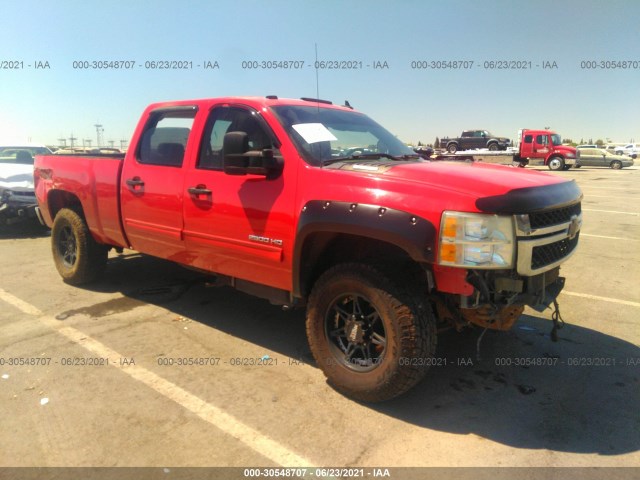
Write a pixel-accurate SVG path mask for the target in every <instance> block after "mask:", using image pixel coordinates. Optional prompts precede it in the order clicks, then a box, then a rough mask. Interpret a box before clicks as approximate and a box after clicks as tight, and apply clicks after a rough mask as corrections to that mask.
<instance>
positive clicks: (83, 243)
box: [51, 208, 109, 285]
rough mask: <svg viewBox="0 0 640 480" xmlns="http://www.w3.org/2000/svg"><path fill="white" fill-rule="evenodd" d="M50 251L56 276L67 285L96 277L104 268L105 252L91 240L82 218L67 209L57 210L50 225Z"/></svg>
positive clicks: (85, 281)
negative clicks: (58, 275)
mask: <svg viewBox="0 0 640 480" xmlns="http://www.w3.org/2000/svg"><path fill="white" fill-rule="evenodd" d="M51 250H52V253H53V261H54V263H55V265H56V269H57V270H58V273H59V274H60V276H61V277H62V278H63V280H64V281H65V282H67V283H69V284H71V285H82V284H84V283H88V282H91V281H93V280H95V279H96V278H98V277H99V276H100V275H101V274H102V272H103V271H104V269H105V266H106V263H107V254H108V251H109V250H108V248H107V247H106V246H104V245H101V244H99V243H98V242H96V241H95V240H94V239H93V237H92V236H91V232H89V227H87V224H86V222H85V221H84V219H83V218H82V217H81V216H80V215H79V214H78V213H77V212H75V211H74V210H71V209H68V208H63V209H62V210H60V211H59V212H58V214H57V215H56V218H55V220H54V222H53V228H52V229H51Z"/></svg>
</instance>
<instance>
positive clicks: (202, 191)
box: [187, 185, 211, 197]
mask: <svg viewBox="0 0 640 480" xmlns="http://www.w3.org/2000/svg"><path fill="white" fill-rule="evenodd" d="M187 192H189V193H190V194H191V195H194V196H196V197H197V196H199V195H211V190H209V189H208V188H207V186H206V185H196V186H195V187H189V188H187Z"/></svg>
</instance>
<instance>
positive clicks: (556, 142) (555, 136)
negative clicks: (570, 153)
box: [551, 133, 562, 145]
mask: <svg viewBox="0 0 640 480" xmlns="http://www.w3.org/2000/svg"><path fill="white" fill-rule="evenodd" d="M551 143H553V144H554V145H562V137H561V136H560V135H558V134H557V133H554V134H553V135H551Z"/></svg>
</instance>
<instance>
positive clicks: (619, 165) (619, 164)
mask: <svg viewBox="0 0 640 480" xmlns="http://www.w3.org/2000/svg"><path fill="white" fill-rule="evenodd" d="M609 166H610V167H611V168H613V169H614V170H620V169H621V168H622V162H621V161H620V160H614V161H613V162H611V164H610V165H609Z"/></svg>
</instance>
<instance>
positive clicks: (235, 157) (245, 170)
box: [222, 132, 284, 180]
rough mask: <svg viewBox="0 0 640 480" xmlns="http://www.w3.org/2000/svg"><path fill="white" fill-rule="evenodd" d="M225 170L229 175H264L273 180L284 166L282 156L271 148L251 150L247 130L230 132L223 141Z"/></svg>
mask: <svg viewBox="0 0 640 480" xmlns="http://www.w3.org/2000/svg"><path fill="white" fill-rule="evenodd" d="M222 155H223V158H224V163H223V170H224V173H226V174H227V175H247V174H250V175H262V176H265V177H267V179H268V180H272V179H274V178H276V177H278V176H279V175H280V173H281V172H282V169H283V167H284V162H283V160H282V157H277V156H276V155H275V154H274V151H273V150H272V149H270V148H265V149H264V150H252V151H249V136H248V135H247V133H246V132H229V133H227V134H225V136H224V139H223V141H222Z"/></svg>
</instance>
